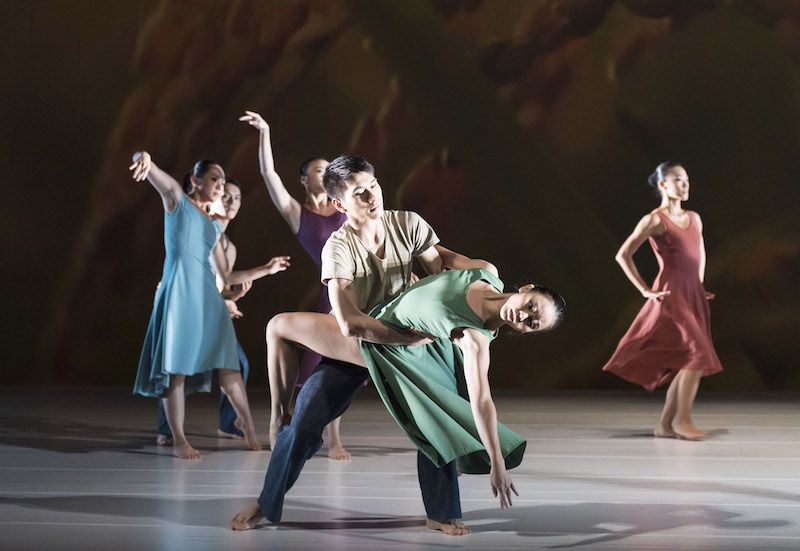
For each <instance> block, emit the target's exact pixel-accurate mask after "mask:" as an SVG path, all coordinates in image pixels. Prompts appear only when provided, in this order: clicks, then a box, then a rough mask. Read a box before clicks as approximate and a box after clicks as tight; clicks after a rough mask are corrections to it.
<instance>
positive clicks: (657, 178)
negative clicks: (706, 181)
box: [647, 161, 683, 197]
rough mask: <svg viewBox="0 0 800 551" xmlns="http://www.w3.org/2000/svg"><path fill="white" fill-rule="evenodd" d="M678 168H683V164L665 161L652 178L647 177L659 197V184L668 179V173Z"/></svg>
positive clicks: (648, 182)
mask: <svg viewBox="0 0 800 551" xmlns="http://www.w3.org/2000/svg"><path fill="white" fill-rule="evenodd" d="M676 166H683V164H681V163H679V162H677V161H664V162H663V163H661V164H660V165H658V166H657V167H656V169H655V171H654V172H653V173H652V174H651V175H650V176H648V177H647V184H648V185H649V186H650V187H651V188H653V190H654V191H655V192H656V196H657V197H661V189H660V188H659V187H658V183H659V182H661V181H662V180H663V179H664V178H666V177H667V173H668V172H669V171H670V170H672V169H673V168H675V167H676Z"/></svg>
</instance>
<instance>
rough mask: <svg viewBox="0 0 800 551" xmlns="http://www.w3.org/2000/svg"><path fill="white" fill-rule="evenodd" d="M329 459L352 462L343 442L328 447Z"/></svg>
mask: <svg viewBox="0 0 800 551" xmlns="http://www.w3.org/2000/svg"><path fill="white" fill-rule="evenodd" d="M328 457H330V458H331V459H336V460H337V461H350V452H349V451H347V450H346V449H344V446H342V443H341V442H334V443H333V444H331V445H330V446H328Z"/></svg>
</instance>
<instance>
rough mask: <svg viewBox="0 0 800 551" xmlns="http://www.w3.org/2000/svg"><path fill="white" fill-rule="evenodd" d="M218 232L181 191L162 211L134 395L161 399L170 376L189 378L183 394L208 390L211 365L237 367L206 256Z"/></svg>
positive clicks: (221, 301)
mask: <svg viewBox="0 0 800 551" xmlns="http://www.w3.org/2000/svg"><path fill="white" fill-rule="evenodd" d="M220 233H222V224H220V223H219V222H217V221H215V220H213V221H212V220H211V219H209V218H208V217H207V216H205V215H204V214H203V213H201V212H200V211H199V210H198V209H197V208H196V207H195V206H194V205H193V204H192V203H191V202H190V201H189V199H188V198H187V197H186V195H185V194H184V195H182V196H181V199H180V201H178V204H177V205H176V206H175V210H173V211H172V213H164V248H165V249H166V257H165V259H164V271H163V273H162V275H161V285H160V286H159V288H158V291H157V292H156V298H155V304H154V305H153V313H152V314H151V316H150V323H149V324H148V326H147V333H146V334H145V338H144V345H143V346H142V354H141V356H140V358H139V371H138V372H137V374H136V382H135V384H134V387H133V391H134V393H138V394H142V395H143V396H153V397H160V396H162V395H163V393H164V391H165V390H167V388H169V384H170V375H172V374H183V375H186V376H187V377H186V383H185V387H186V393H187V394H188V393H191V392H209V391H210V390H211V380H212V375H213V370H214V369H235V370H238V369H239V359H238V354H237V351H236V334H235V333H234V331H233V323H231V318H230V314H229V313H228V309H227V308H226V307H225V301H224V299H223V298H222V295H221V294H220V293H219V291H218V290H217V285H216V282H215V275H214V270H213V269H212V267H211V261H210V260H209V255H210V254H211V249H212V248H213V247H214V245H215V244H216V242H217V239H219V235H220Z"/></svg>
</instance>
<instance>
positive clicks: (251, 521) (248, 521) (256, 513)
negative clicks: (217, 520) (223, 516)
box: [230, 503, 264, 532]
mask: <svg viewBox="0 0 800 551" xmlns="http://www.w3.org/2000/svg"><path fill="white" fill-rule="evenodd" d="M262 518H264V515H262V514H261V509H260V508H259V507H258V503H253V504H252V505H251V506H250V507H248V508H247V509H245V510H244V511H242V512H240V513H238V514H237V515H236V516H235V517H233V520H231V523H230V529H231V530H236V531H239V532H241V531H244V530H252V529H253V528H255V527H256V525H257V524H258V522H259V521H260V520H261V519H262Z"/></svg>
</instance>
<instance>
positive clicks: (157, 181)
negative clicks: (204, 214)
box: [128, 151, 183, 213]
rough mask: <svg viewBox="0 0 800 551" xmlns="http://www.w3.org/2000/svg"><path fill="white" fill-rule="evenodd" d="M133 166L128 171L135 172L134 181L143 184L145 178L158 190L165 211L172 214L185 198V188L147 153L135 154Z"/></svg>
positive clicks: (138, 152)
mask: <svg viewBox="0 0 800 551" xmlns="http://www.w3.org/2000/svg"><path fill="white" fill-rule="evenodd" d="M132 160H133V164H132V165H131V166H129V167H128V170H132V171H133V179H134V180H136V181H137V182H141V181H142V180H144V179H145V178H147V181H148V182H150V184H151V185H152V186H153V187H154V188H156V191H158V194H159V195H160V196H161V202H162V203H163V204H164V210H165V211H167V212H168V213H171V212H172V211H173V210H175V206H176V205H177V204H178V201H180V200H181V197H182V196H183V188H181V185H180V184H179V183H178V182H177V181H176V180H175V178H173V177H172V176H170V175H169V174H167V173H166V172H164V171H163V170H161V169H160V168H158V166H156V164H155V163H154V162H153V160H152V159H151V158H150V154H149V153H148V152H147V151H137V152H136V153H134V154H133V159H132Z"/></svg>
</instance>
